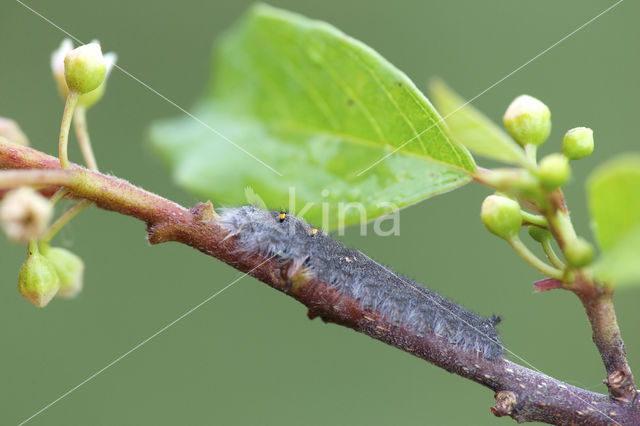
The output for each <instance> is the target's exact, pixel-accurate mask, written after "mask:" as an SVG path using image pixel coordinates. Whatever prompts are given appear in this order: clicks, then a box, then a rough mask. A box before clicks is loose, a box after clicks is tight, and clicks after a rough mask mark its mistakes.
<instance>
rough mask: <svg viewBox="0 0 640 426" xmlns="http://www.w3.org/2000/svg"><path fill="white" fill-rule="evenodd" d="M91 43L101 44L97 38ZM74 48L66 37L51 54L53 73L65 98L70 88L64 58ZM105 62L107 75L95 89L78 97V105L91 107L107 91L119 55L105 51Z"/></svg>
mask: <svg viewBox="0 0 640 426" xmlns="http://www.w3.org/2000/svg"><path fill="white" fill-rule="evenodd" d="M91 44H99V42H98V41H97V40H94V41H92V42H91ZM72 50H73V44H72V43H71V40H70V39H66V40H64V41H63V42H62V44H61V45H60V47H59V48H58V50H56V51H55V52H53V54H52V55H51V72H52V73H53V78H54V80H55V81H56V84H57V86H58V90H59V91H60V94H61V95H62V98H63V99H66V98H67V96H69V88H68V87H67V81H66V79H65V65H64V60H65V57H66V56H67V54H69V53H70V52H71V51H72ZM103 59H104V63H105V68H106V71H105V76H104V81H103V82H102V84H100V85H99V86H98V87H97V88H96V89H95V90H92V91H90V92H89V93H85V94H84V95H82V96H80V99H78V106H81V107H85V108H89V107H91V106H92V105H93V104H95V103H96V102H98V101H99V100H100V99H101V98H102V96H103V95H104V92H105V86H106V84H107V77H109V74H110V73H111V70H112V69H113V67H114V66H115V63H116V59H117V56H116V54H115V53H113V52H110V53H105V54H104V55H103Z"/></svg>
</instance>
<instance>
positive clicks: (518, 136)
mask: <svg viewBox="0 0 640 426" xmlns="http://www.w3.org/2000/svg"><path fill="white" fill-rule="evenodd" d="M503 121H504V127H505V128H506V129H507V131H508V132H509V134H510V135H511V137H512V138H513V139H514V140H515V141H516V142H518V143H519V144H520V145H522V146H524V145H527V144H533V145H535V146H540V145H542V144H543V143H544V141H546V140H547V138H548V137H549V133H551V111H549V108H548V107H547V106H546V105H545V104H543V103H542V102H540V101H539V100H538V99H536V98H534V97H532V96H528V95H522V96H518V97H517V98H516V99H515V100H514V101H513V102H511V105H509V108H507V111H506V112H505V114H504V117H503Z"/></svg>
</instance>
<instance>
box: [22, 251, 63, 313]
mask: <svg viewBox="0 0 640 426" xmlns="http://www.w3.org/2000/svg"><path fill="white" fill-rule="evenodd" d="M59 288H60V279H59V278H58V274H57V273H56V270H55V268H54V267H53V265H52V264H51V262H49V261H48V260H47V259H46V258H45V257H44V256H43V255H42V254H40V252H38V249H37V247H36V244H31V247H29V256H28V257H27V260H26V261H25V262H24V265H22V269H20V275H19V277H18V291H20V294H22V295H23V296H24V298H25V299H27V300H28V301H29V302H31V303H33V304H34V305H36V306H38V307H39V308H43V307H45V306H46V305H47V304H48V303H49V302H50V301H51V299H53V297H54V296H55V295H56V293H57V292H58V289H59Z"/></svg>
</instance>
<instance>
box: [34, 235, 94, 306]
mask: <svg viewBox="0 0 640 426" xmlns="http://www.w3.org/2000/svg"><path fill="white" fill-rule="evenodd" d="M42 253H43V255H44V257H46V258H47V260H48V261H49V262H50V263H51V264H52V265H53V267H54V269H55V271H56V273H57V274H58V277H59V278H60V290H58V294H57V295H58V296H62V297H68V298H72V297H75V296H76V295H77V294H78V293H80V291H81V290H82V282H83V275H84V262H83V261H82V259H80V257H78V256H77V255H75V254H74V253H72V252H70V251H69V250H66V249H63V248H61V247H46V248H44V247H43V248H42Z"/></svg>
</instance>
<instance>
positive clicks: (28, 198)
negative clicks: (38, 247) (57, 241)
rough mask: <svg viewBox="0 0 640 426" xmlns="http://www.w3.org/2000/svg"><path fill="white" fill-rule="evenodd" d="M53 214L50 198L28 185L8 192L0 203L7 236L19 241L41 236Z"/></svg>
mask: <svg viewBox="0 0 640 426" xmlns="http://www.w3.org/2000/svg"><path fill="white" fill-rule="evenodd" d="M52 215H53V206H52V205H51V203H50V202H49V200H47V199H46V198H44V197H43V196H42V195H40V194H39V193H38V192H36V191H34V190H33V189H31V188H27V187H23V188H19V189H15V190H13V191H10V192H8V193H7V194H6V195H5V197H4V200H3V201H2V204H0V224H2V228H3V229H4V232H5V233H6V234H7V237H8V238H9V239H10V240H12V241H14V242H17V243H19V242H26V241H29V240H33V239H37V238H39V237H40V236H41V235H42V234H43V233H44V231H45V230H46V229H47V227H48V226H49V222H50V221H51V216H52Z"/></svg>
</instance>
